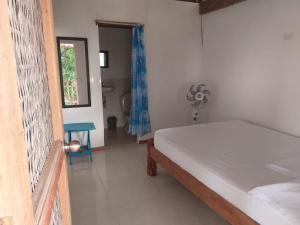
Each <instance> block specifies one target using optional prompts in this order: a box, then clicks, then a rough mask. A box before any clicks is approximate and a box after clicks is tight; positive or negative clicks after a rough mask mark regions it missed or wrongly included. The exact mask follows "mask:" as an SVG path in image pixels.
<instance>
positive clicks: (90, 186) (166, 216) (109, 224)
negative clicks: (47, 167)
mask: <svg viewBox="0 0 300 225" xmlns="http://www.w3.org/2000/svg"><path fill="white" fill-rule="evenodd" d="M69 176H70V192H71V207H72V220H73V225H222V224H223V225H224V224H227V223H225V222H224V221H223V220H222V219H221V218H220V217H219V216H217V215H216V214H215V213H214V212H212V211H211V210H210V209H209V208H208V207H206V206H205V205H204V203H202V202H201V201H199V200H198V199H196V198H195V197H194V196H193V195H192V194H191V193H190V192H189V191H187V190H186V189H185V188H184V187H183V186H181V185H180V184H179V183H178V182H177V181H176V180H174V179H173V178H172V177H171V176H169V175H168V174H167V173H166V172H165V171H163V170H162V169H159V173H158V176H157V177H153V178H151V177H148V176H147V175H146V146H145V145H138V144H135V143H130V144H123V145H114V146H111V147H108V150H106V151H102V152H97V153H95V154H94V161H93V162H92V163H89V161H88V159H84V158H83V159H78V160H77V162H76V163H74V165H72V167H70V170H69Z"/></svg>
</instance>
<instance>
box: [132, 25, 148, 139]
mask: <svg viewBox="0 0 300 225" xmlns="http://www.w3.org/2000/svg"><path fill="white" fill-rule="evenodd" d="M132 30H133V31H132V79H131V80H132V81H131V114H130V122H129V133H130V134H132V135H139V136H142V135H144V134H147V133H149V132H151V125H150V117H149V112H148V92H147V69H146V56H145V46H144V27H143V26H136V27H134V28H133V29H132Z"/></svg>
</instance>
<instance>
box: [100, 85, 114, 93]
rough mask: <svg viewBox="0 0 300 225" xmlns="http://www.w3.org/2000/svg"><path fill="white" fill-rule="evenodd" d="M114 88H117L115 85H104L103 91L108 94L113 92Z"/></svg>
mask: <svg viewBox="0 0 300 225" xmlns="http://www.w3.org/2000/svg"><path fill="white" fill-rule="evenodd" d="M114 90H115V87H114V86H103V87H102V93H103V94H107V93H110V92H113V91H114Z"/></svg>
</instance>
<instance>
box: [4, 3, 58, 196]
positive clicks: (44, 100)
mask: <svg viewBox="0 0 300 225" xmlns="http://www.w3.org/2000/svg"><path fill="white" fill-rule="evenodd" d="M7 2H8V8H9V17H10V26H11V32H12V33H11V35H12V39H13V43H14V50H15V58H16V64H17V80H18V91H19V98H20V104H21V108H22V122H23V129H24V139H25V144H26V150H27V159H28V165H29V174H30V183H31V190H32V192H33V191H34V190H35V187H36V185H37V183H38V180H39V177H40V175H41V172H42V170H43V167H44V165H45V161H46V159H47V156H48V154H49V151H50V147H51V145H52V143H53V127H52V117H51V108H50V99H49V86H48V77H47V68H46V61H45V55H46V54H45V49H44V37H43V27H42V17H41V8H40V2H39V0H8V1H7Z"/></svg>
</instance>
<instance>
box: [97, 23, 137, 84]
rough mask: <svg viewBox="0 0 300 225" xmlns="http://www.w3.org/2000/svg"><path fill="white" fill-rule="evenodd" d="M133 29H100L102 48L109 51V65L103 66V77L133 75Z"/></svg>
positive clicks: (111, 77) (112, 77) (114, 77)
mask: <svg viewBox="0 0 300 225" xmlns="http://www.w3.org/2000/svg"><path fill="white" fill-rule="evenodd" d="M131 33H132V31H131V29H120V28H107V27H101V28H100V29H99V36H100V50H101V51H104V50H105V51H108V55H109V60H108V61H109V67H108V68H101V77H102V79H121V78H130V76H131Z"/></svg>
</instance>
